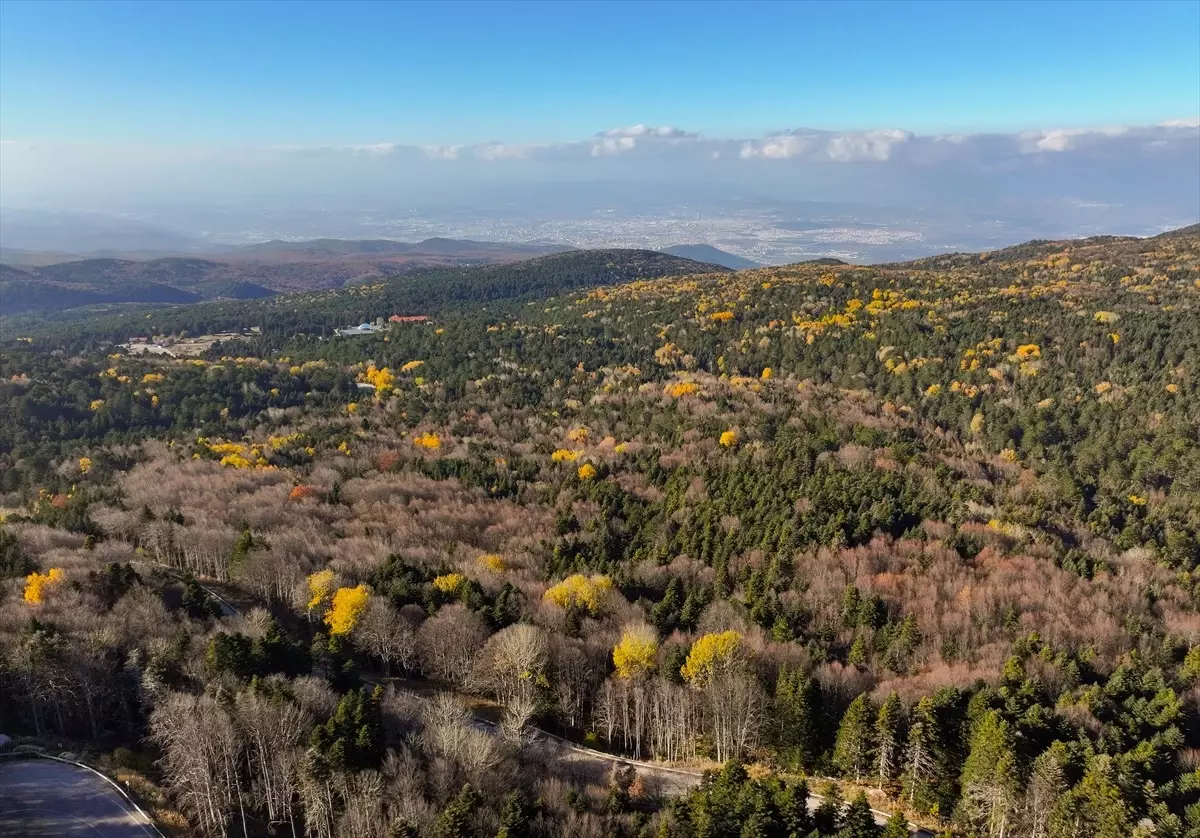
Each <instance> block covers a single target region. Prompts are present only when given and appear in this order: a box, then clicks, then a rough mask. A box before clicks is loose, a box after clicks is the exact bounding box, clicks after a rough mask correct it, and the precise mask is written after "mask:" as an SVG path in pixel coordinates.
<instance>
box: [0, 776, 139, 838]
mask: <svg viewBox="0 0 1200 838" xmlns="http://www.w3.org/2000/svg"><path fill="white" fill-rule="evenodd" d="M0 835H3V836H5V838H162V836H161V833H159V831H158V830H157V829H156V828H155V827H154V825H153V824H152V823H151V822H150V821H149V819H147V818H146V816H145V815H143V814H142V813H141V812H139V811H138V810H137V809H136V808H135V807H134V806H133V805H132V804H131V803H130V802H129V801H128V800H126V799H125V797H123V796H122V795H121V793H120V792H119V791H117V790H116V789H115V788H113V786H112V784H111V783H109V782H108V781H107V780H106V779H104V778H103V777H101V776H100V775H98V774H96V773H95V772H93V771H89V770H88V769H86V768H80V767H79V766H76V765H71V764H70V763H64V762H55V761H52V760H46V759H4V760H0Z"/></svg>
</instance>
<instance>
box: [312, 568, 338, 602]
mask: <svg viewBox="0 0 1200 838" xmlns="http://www.w3.org/2000/svg"><path fill="white" fill-rule="evenodd" d="M332 590H333V571H332V570H318V571H317V572H316V573H314V574H312V575H311V576H309V577H308V594H309V599H308V610H309V611H312V610H313V609H314V608H317V607H318V606H320V605H321V603H323V602H325V600H327V599H329V592H330V591H332Z"/></svg>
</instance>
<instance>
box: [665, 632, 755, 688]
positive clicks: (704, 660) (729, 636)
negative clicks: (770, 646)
mask: <svg viewBox="0 0 1200 838" xmlns="http://www.w3.org/2000/svg"><path fill="white" fill-rule="evenodd" d="M741 642H742V636H741V635H740V634H738V633H737V632H736V631H733V630H732V629H730V630H729V631H722V632H719V633H717V634H706V635H704V636H702V637H701V638H700V639H699V640H697V641H696V642H695V643H693V644H692V649H691V651H690V652H688V656H687V660H686V661H685V662H684V664H683V666H682V667H681V668H680V670H679V674H680V675H682V676H683V679H684V680H685V681H687V682H688V683H689V684H691V685H692V686H696V687H703V686H706V685H707V684H708V682H709V680H711V678H712V675H713V671H714V670H716V669H717V668H718V667H721V666H724V665H726V664H728V663H730V662H731V661H732V660H733V655H734V653H735V652H737V649H738V646H739V645H741Z"/></svg>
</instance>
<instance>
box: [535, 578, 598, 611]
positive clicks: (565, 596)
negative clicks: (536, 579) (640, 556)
mask: <svg viewBox="0 0 1200 838" xmlns="http://www.w3.org/2000/svg"><path fill="white" fill-rule="evenodd" d="M611 588H612V580H611V579H609V578H608V577H607V576H584V575H583V574H582V573H575V574H572V575H571V576H568V577H567V578H566V579H564V580H562V581H561V582H559V583H558V584H557V585H554V586H553V587H551V588H550V589H549V590H547V591H546V594H545V598H546V599H547V600H549V601H550V602H552V603H554V604H555V605H557V606H558V607H559V608H570V607H572V606H574V607H577V608H583V609H585V610H586V611H587V612H588V613H589V614H592V615H595V614H598V613H600V610H601V608H602V607H603V605H604V596H605V594H607V593H608V591H609V590H610V589H611Z"/></svg>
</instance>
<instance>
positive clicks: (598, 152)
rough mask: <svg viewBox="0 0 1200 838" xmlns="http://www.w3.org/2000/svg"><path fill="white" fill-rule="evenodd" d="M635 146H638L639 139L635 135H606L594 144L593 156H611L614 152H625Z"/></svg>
mask: <svg viewBox="0 0 1200 838" xmlns="http://www.w3.org/2000/svg"><path fill="white" fill-rule="evenodd" d="M635 148H637V139H636V137H635V136H628V135H626V136H611V137H605V138H604V139H602V140H601V141H600V142H598V143H596V144H595V145H593V146H592V157H611V156H612V155H614V154H623V153H625V152H627V151H632V150H633V149H635Z"/></svg>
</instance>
